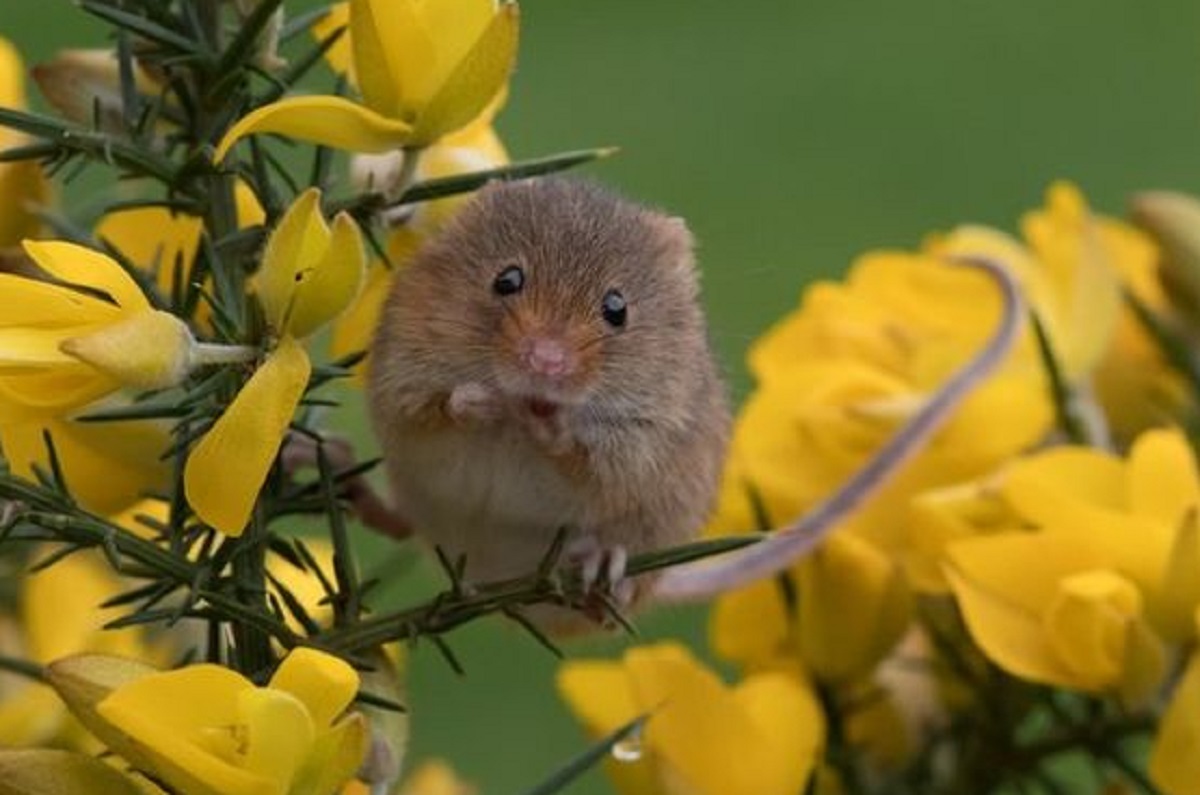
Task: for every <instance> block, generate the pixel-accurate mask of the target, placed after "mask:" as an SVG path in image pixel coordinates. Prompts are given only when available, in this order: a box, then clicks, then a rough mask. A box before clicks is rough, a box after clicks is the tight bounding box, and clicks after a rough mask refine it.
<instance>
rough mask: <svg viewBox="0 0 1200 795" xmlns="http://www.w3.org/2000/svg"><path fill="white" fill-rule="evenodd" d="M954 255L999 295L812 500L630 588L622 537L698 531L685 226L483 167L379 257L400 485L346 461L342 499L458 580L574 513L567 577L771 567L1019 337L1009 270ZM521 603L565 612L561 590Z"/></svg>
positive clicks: (587, 192)
mask: <svg viewBox="0 0 1200 795" xmlns="http://www.w3.org/2000/svg"><path fill="white" fill-rule="evenodd" d="M952 262H955V263H957V264H958V265H959V266H963V267H972V268H975V269H977V270H980V271H982V272H983V273H984V274H985V275H987V276H988V277H990V278H991V279H992V280H993V282H994V283H995V284H996V286H997V288H998V289H999V291H1000V293H1001V296H1002V298H1003V313H1002V317H1001V320H1000V322H999V324H998V325H997V327H996V329H995V331H994V332H993V335H992V337H991V338H990V339H989V340H988V342H987V343H986V345H985V346H984V347H983V348H982V349H981V350H980V352H979V353H978V354H977V355H976V356H975V358H973V359H972V360H970V361H968V362H967V363H966V364H964V365H963V366H962V368H961V369H960V370H959V371H958V372H956V373H955V374H954V375H953V376H952V377H951V378H950V379H949V380H948V381H947V382H946V384H945V385H943V387H942V388H941V389H940V390H939V391H938V392H937V393H935V394H934V395H932V396H931V397H930V398H929V400H928V401H927V402H926V404H925V406H924V407H923V408H922V409H921V410H920V411H918V412H917V413H916V414H915V415H914V416H913V417H912V418H911V419H910V420H909V421H908V423H907V424H906V425H905V426H904V427H903V428H901V429H900V430H899V431H898V432H897V433H896V435H895V436H894V437H893V438H892V439H891V440H890V441H889V442H888V443H887V444H886V445H884V447H883V448H881V449H880V450H879V451H878V452H877V453H876V454H875V455H874V456H873V457H872V458H871V459H869V460H868V461H867V462H866V464H865V465H864V466H863V468H862V469H861V470H860V471H859V472H858V473H857V474H856V475H855V476H854V477H852V478H851V479H850V480H849V481H847V482H846V483H845V484H843V486H842V487H840V488H839V489H838V490H837V491H836V492H835V493H834V494H832V495H831V496H830V497H829V498H828V500H827V501H826V502H825V503H823V504H821V505H819V506H817V507H816V508H814V509H813V510H812V511H811V512H809V513H808V514H806V515H805V516H803V517H800V518H799V519H797V520H796V521H795V522H792V523H791V524H789V525H788V526H786V527H783V528H780V529H779V530H777V531H776V532H774V533H771V534H769V535H767V536H765V537H764V540H763V541H761V542H759V543H757V544H754V545H752V546H750V547H748V548H745V549H741V550H737V551H735V552H730V553H727V554H725V555H723V556H721V557H720V558H717V559H713V560H706V561H698V562H695V563H691V564H686V565H682V566H676V567H673V568H671V569H668V570H667V571H665V572H664V573H662V574H661V575H659V576H658V577H657V578H654V579H647V578H645V577H643V579H642V582H641V583H640V587H639V588H638V589H637V592H636V593H630V592H629V591H630V590H631V586H630V585H629V584H628V583H622V582H621V575H622V573H623V568H624V561H625V556H626V555H627V554H630V553H635V554H636V553H637V552H643V551H648V550H652V549H656V548H662V547H668V546H672V545H677V544H679V543H682V542H685V541H687V540H689V539H690V538H692V537H693V536H694V535H695V534H696V533H697V532H698V531H699V529H700V527H701V525H702V524H703V521H704V518H705V516H706V514H707V512H708V510H709V507H710V504H711V502H712V501H713V497H714V493H715V490H716V485H717V478H718V472H719V470H720V466H721V459H722V457H723V454H724V450H725V447H726V441H727V436H728V429H729V414H728V408H727V406H726V402H725V398H724V392H723V388H722V386H721V382H720V378H719V377H718V373H717V367H716V365H715V363H714V361H713V358H712V354H711V351H710V349H709V347H708V343H707V340H706V335H705V328H704V319H703V315H702V313H701V310H700V307H699V304H698V301H697V297H698V286H697V278H696V272H695V267H694V263H693V256H692V241H691V236H690V235H689V233H688V231H687V229H686V227H685V226H684V224H683V222H682V221H679V220H678V219H674V218H670V217H667V216H665V215H662V214H660V213H658V212H655V211H652V210H648V209H645V208H642V207H639V206H637V205H635V204H632V203H630V202H627V201H624V200H622V199H619V198H616V197H614V196H613V195H611V194H609V193H607V192H605V191H602V190H600V189H598V188H596V187H594V186H590V185H587V184H581V183H576V182H571V181H565V180H561V179H541V180H535V181H528V182H518V183H509V184H493V185H490V186H488V187H486V188H484V189H483V190H482V191H480V192H479V194H478V195H477V196H476V198H475V199H474V200H473V201H472V202H471V203H470V204H469V205H468V206H467V207H466V208H464V209H463V210H462V211H461V212H460V213H459V215H458V216H457V217H456V218H455V219H454V220H453V221H452V222H451V223H450V225H449V226H448V227H447V228H446V229H445V230H444V231H443V232H442V233H441V234H440V235H439V236H437V237H436V238H435V239H434V240H432V241H431V242H430V243H429V244H427V245H426V247H425V248H424V249H423V250H422V251H421V252H420V253H419V254H418V255H417V256H416V258H415V260H414V261H413V262H412V263H411V264H409V265H408V266H407V267H406V268H405V269H404V270H402V271H401V272H400V273H399V274H398V275H397V278H396V281H395V284H394V286H393V288H392V291H391V294H390V296H389V297H388V300H387V303H386V305H385V308H384V311H383V315H382V320H381V323H380V326H379V329H378V331H377V335H376V339H375V343H374V347H373V349H372V365H371V372H370V378H369V384H368V392H369V400H370V404H371V411H372V416H373V420H374V423H375V428H376V431H377V433H378V435H379V438H380V440H381V443H382V447H383V449H384V457H385V460H386V463H387V469H388V474H389V477H390V480H391V484H392V488H393V491H394V497H395V499H396V502H397V505H396V506H395V508H388V507H386V506H385V505H384V503H383V502H382V501H381V500H379V499H378V498H377V497H375V495H374V494H373V493H372V492H371V490H370V487H369V485H368V484H366V483H365V482H364V481H361V479H359V480H356V481H355V483H354V485H353V493H352V494H351V495H350V496H351V499H352V500H353V502H354V503H355V505H356V507H357V510H358V512H359V516H360V518H363V519H364V521H365V522H367V523H368V524H369V525H371V526H373V527H375V528H377V529H381V530H382V531H384V532H387V533H389V534H392V535H401V534H402V533H403V532H405V531H406V530H407V529H408V527H410V526H413V527H415V528H416V529H417V531H418V532H419V533H421V534H423V535H424V536H425V537H426V538H427V539H428V540H430V541H432V542H433V543H435V544H437V545H439V546H440V547H442V548H443V549H444V550H445V551H446V552H447V553H448V554H449V555H451V556H452V557H457V556H458V555H465V559H466V575H467V577H468V578H469V579H470V580H472V581H476V582H478V581H490V580H496V579H503V578H508V577H515V576H521V575H525V574H529V573H530V572H532V571H534V569H535V568H536V567H537V565H538V563H539V562H540V560H541V558H542V556H543V555H544V554H545V553H546V551H547V549H548V547H549V546H550V545H551V542H552V540H553V539H554V537H555V535H556V533H557V531H558V530H559V529H560V528H563V527H570V528H574V529H575V530H576V531H577V535H576V538H575V542H574V545H573V548H572V550H571V553H572V555H573V556H574V557H575V558H576V560H577V561H578V562H579V563H581V564H582V565H583V568H584V579H585V581H588V580H591V581H594V580H597V579H598V578H599V579H604V580H607V582H608V583H609V584H611V585H614V586H618V587H619V588H624V589H625V593H624V594H623V596H624V597H625V598H626V599H627V600H632V599H634V598H642V599H647V600H652V601H656V602H689V601H698V600H703V599H707V598H711V597H712V596H714V595H716V594H718V593H721V592H723V591H726V590H729V589H732V588H736V587H739V586H742V585H746V584H748V583H750V582H753V581H755V580H757V579H760V578H762V577H767V576H771V575H772V574H775V573H778V572H781V571H783V570H785V569H787V568H788V567H789V566H791V565H792V564H793V563H794V562H795V560H797V559H798V558H800V557H801V556H803V555H804V554H806V553H807V552H808V551H810V550H811V549H812V548H814V547H815V546H817V545H818V544H819V543H820V541H821V540H822V539H823V538H824V537H825V536H826V535H827V534H828V533H829V532H830V531H831V530H832V529H833V528H834V527H836V526H837V525H838V524H839V523H840V522H841V520H843V519H844V518H845V517H846V516H847V515H849V514H850V513H851V512H852V511H853V510H854V509H855V508H856V507H857V506H859V505H861V504H862V502H863V501H864V500H866V499H867V498H869V497H870V495H872V494H873V493H875V491H876V490H878V489H879V488H880V487H881V486H882V485H883V484H884V483H885V482H887V481H888V480H889V479H890V478H891V477H892V476H893V475H894V474H895V473H896V472H897V471H898V470H899V469H900V468H901V467H902V465H903V463H904V462H905V461H906V460H907V459H908V458H909V457H911V456H912V455H913V454H914V453H915V452H917V451H918V450H920V449H921V447H922V446H923V445H924V444H925V443H926V442H927V441H928V439H929V438H930V437H931V436H932V435H933V434H934V433H936V431H937V430H938V428H939V427H941V425H942V424H943V423H944V422H945V421H946V420H947V419H948V418H949V417H950V416H952V414H953V412H954V410H955V409H956V408H957V407H958V405H959V404H960V403H961V402H962V400H963V399H964V398H965V397H966V395H968V394H969V393H970V392H971V390H972V389H973V388H974V387H975V386H976V385H978V384H979V383H980V382H981V381H982V380H984V379H985V378H986V377H987V376H988V375H989V374H990V373H991V372H992V371H993V370H994V369H995V367H996V366H997V365H998V364H999V363H1000V362H1001V361H1003V360H1004V358H1005V357H1006V355H1007V353H1008V351H1009V350H1010V349H1011V347H1012V345H1013V343H1014V341H1015V340H1016V339H1017V337H1018V335H1019V333H1020V330H1021V328H1022V321H1023V318H1024V315H1025V308H1024V306H1023V301H1022V299H1021V294H1020V289H1019V286H1018V285H1017V283H1016V282H1015V280H1014V278H1013V276H1012V275H1011V274H1010V273H1009V272H1008V271H1007V269H1006V268H1005V267H1004V266H1003V265H1002V264H999V263H996V262H993V261H991V260H988V259H983V258H962V259H957V260H953V261H952ZM601 569H603V570H604V571H603V572H601ZM618 595H621V594H618ZM546 615H550V616H551V618H550V619H549V620H547V619H546V618H545V616H546ZM539 623H541V624H542V625H543V627H547V628H550V629H552V630H554V629H558V630H564V629H565V630H573V629H578V628H580V627H579V625H580V622H579V619H578V617H577V616H574V615H572V616H570V617H568V616H567V614H566V613H565V611H558V612H553V611H552V612H550V613H549V614H543V616H541V617H539Z"/></svg>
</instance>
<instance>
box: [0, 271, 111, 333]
mask: <svg viewBox="0 0 1200 795" xmlns="http://www.w3.org/2000/svg"><path fill="white" fill-rule="evenodd" d="M0 295H3V296H4V301H5V305H4V316H3V317H2V318H0V327H3V328H16V327H28V328H47V329H49V328H69V327H77V326H80V325H85V324H88V323H100V322H104V321H109V320H113V319H115V318H118V317H120V316H121V310H120V309H119V308H118V307H116V306H113V305H112V304H110V303H109V302H108V301H105V300H103V299H100V298H96V297H94V296H91V295H86V294H84V293H81V292H79V291H78V290H71V289H68V288H64V287H62V286H60V285H57V284H51V283H49V282H43V281H39V280H36V279H28V278H25V277H23V276H15V275H13V274H11V273H0ZM81 320H82V321H83V322H82V323H81Z"/></svg>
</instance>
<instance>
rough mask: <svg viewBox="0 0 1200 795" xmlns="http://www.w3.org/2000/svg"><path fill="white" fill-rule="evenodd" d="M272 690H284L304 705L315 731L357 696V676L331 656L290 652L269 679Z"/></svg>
mask: <svg viewBox="0 0 1200 795" xmlns="http://www.w3.org/2000/svg"><path fill="white" fill-rule="evenodd" d="M271 687H272V688H273V689H277V690H282V691H286V692H288V693H291V694H292V695H293V696H295V697H296V698H297V699H299V700H300V701H301V702H302V703H303V704H304V706H305V709H306V710H307V711H308V713H309V714H310V715H312V720H313V723H314V725H316V726H317V728H324V727H326V726H330V725H332V724H333V722H334V720H335V719H336V718H337V717H338V715H341V714H342V712H343V711H345V709H346V707H348V706H350V702H351V701H353V700H354V696H355V695H356V694H357V693H358V673H357V672H356V671H355V670H354V669H353V668H351V667H350V665H349V664H347V663H346V662H345V661H344V660H342V659H340V658H338V657H334V656H333V655H331V654H326V653H324V652H320V651H317V650H316V649H309V648H306V647H303V646H301V647H299V648H296V649H293V650H292V652H291V653H290V654H288V656H287V657H286V658H284V660H283V662H282V663H280V665H279V668H278V669H277V670H276V671H275V675H274V676H272V677H271Z"/></svg>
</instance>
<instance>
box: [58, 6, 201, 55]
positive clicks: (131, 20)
mask: <svg viewBox="0 0 1200 795" xmlns="http://www.w3.org/2000/svg"><path fill="white" fill-rule="evenodd" d="M79 5H80V7H81V8H82V9H83V10H84V11H87V12H88V13H89V14H92V15H93V16H97V17H100V18H101V19H103V20H104V21H106V22H109V23H111V24H113V25H116V26H117V27H119V28H123V29H125V30H128V31H129V32H130V33H134V34H137V35H138V36H141V37H143V38H146V39H149V40H150V41H155V42H158V43H159V44H161V45H162V46H164V47H167V48H169V49H172V50H175V51H176V52H180V53H185V54H187V55H204V54H205V53H204V51H203V50H201V49H200V45H199V44H198V43H197V42H195V41H193V40H192V39H190V38H188V37H187V36H185V35H183V34H182V33H179V32H177V31H174V30H171V29H170V28H167V27H164V26H162V25H160V24H158V23H157V22H152V21H150V20H149V19H147V18H146V17H143V16H138V15H137V14H131V13H129V12H128V11H122V10H121V9H119V8H114V7H113V6H111V5H109V4H107V3H102V2H97V0H83V2H81V3H80V4H79Z"/></svg>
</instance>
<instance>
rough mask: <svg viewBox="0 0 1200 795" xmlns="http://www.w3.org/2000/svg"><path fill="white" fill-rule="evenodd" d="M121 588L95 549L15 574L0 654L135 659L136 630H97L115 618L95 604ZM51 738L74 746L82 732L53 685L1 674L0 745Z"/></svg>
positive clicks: (139, 646) (140, 649)
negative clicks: (16, 585)
mask: <svg viewBox="0 0 1200 795" xmlns="http://www.w3.org/2000/svg"><path fill="white" fill-rule="evenodd" d="M44 551H45V552H49V551H50V550H44ZM122 590H123V585H122V583H121V581H120V580H119V579H118V578H117V577H115V576H114V575H113V573H112V571H111V569H109V567H108V565H107V563H106V562H105V560H104V558H103V557H102V556H101V555H100V554H99V553H98V552H96V551H85V552H78V553H75V554H73V555H71V556H69V557H67V558H64V559H63V560H60V561H58V562H57V563H55V564H54V565H52V566H50V567H49V568H47V569H43V570H42V571H39V572H36V573H31V574H28V575H22V579H21V580H20V612H19V614H18V615H17V616H16V618H17V621H16V622H15V623H13V622H11V621H10V620H7V619H6V620H3V622H2V623H0V627H3V630H4V631H3V635H2V636H0V646H3V647H4V654H6V655H7V656H10V657H14V658H18V659H28V660H31V661H33V662H36V663H42V664H45V663H49V662H51V661H53V660H57V659H59V658H61V657H65V656H67V655H70V654H79V653H81V652H96V653H102V654H115V655H122V656H126V657H130V658H140V657H142V656H144V654H145V653H146V648H145V646H144V645H143V642H142V633H141V631H140V630H138V629H136V628H130V629H122V630H105V629H103V626H104V624H105V623H106V622H107V621H109V620H110V619H112V618H115V617H116V616H115V615H111V614H110V615H106V614H105V613H104V611H103V610H102V609H101V608H100V605H101V604H102V603H103V602H105V601H106V600H108V599H110V598H112V597H114V596H116V595H117V594H119V593H120V592H121V591H122ZM52 740H56V741H58V742H64V743H68V744H73V745H80V744H81V743H82V742H83V740H84V736H83V734H82V732H81V730H80V729H79V727H78V726H76V725H75V724H74V722H73V721H71V720H70V715H69V713H68V712H67V709H66V707H65V706H64V705H63V703H62V702H61V701H60V700H59V699H58V697H57V696H56V695H55V694H54V691H53V690H51V689H50V688H49V687H47V686H45V685H43V684H39V683H35V682H32V681H30V680H28V679H24V678H20V679H18V678H15V677H13V676H12V675H5V677H4V679H3V680H2V682H0V746H9V747H11V746H26V745H39V744H44V743H48V742H50V741H52Z"/></svg>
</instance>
